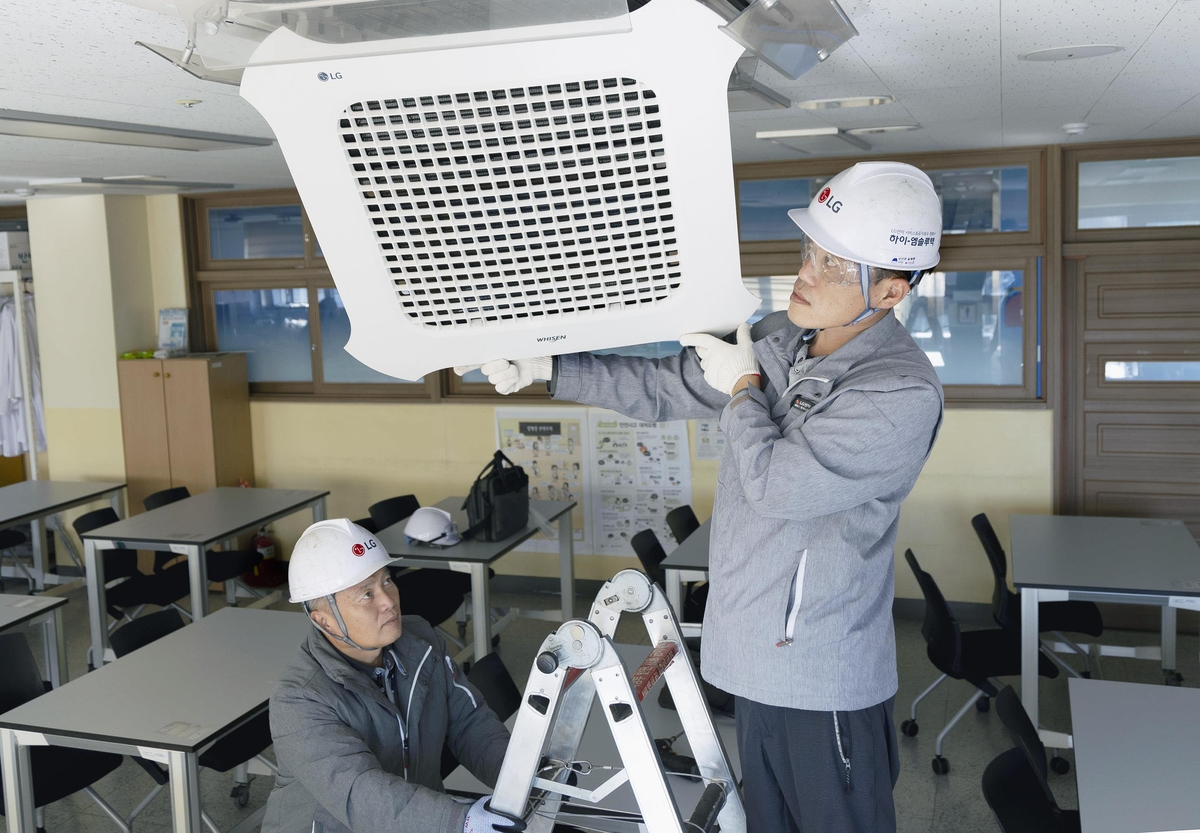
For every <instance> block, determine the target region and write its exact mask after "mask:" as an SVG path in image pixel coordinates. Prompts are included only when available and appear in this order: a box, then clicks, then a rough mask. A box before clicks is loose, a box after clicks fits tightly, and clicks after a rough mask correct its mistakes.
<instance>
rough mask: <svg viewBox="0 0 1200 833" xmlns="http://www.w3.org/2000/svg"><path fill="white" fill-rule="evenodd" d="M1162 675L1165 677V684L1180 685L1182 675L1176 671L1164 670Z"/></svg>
mask: <svg viewBox="0 0 1200 833" xmlns="http://www.w3.org/2000/svg"><path fill="white" fill-rule="evenodd" d="M1163 676H1164V677H1165V678H1166V680H1165V682H1166V684H1167V685H1181V684H1182V683H1183V675H1182V674H1180V673H1179V672H1178V671H1164V672H1163Z"/></svg>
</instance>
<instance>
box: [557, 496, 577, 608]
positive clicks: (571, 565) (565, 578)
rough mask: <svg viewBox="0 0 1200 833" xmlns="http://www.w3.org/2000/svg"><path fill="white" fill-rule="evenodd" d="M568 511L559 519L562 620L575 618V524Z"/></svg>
mask: <svg viewBox="0 0 1200 833" xmlns="http://www.w3.org/2000/svg"><path fill="white" fill-rule="evenodd" d="M571 515H572V512H571V511H568V512H567V514H565V515H563V516H562V517H561V518H559V519H558V571H559V575H560V576H561V577H562V585H561V586H560V587H559V592H560V593H561V594H562V620H563V621H564V622H567V621H569V620H571V619H574V618H575V524H574V523H573V522H572V520H571Z"/></svg>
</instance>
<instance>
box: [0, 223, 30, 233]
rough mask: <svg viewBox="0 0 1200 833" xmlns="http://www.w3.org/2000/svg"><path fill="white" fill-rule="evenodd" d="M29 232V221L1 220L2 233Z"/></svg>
mask: <svg viewBox="0 0 1200 833" xmlns="http://www.w3.org/2000/svg"><path fill="white" fill-rule="evenodd" d="M5 231H29V221H28V220H0V232H5Z"/></svg>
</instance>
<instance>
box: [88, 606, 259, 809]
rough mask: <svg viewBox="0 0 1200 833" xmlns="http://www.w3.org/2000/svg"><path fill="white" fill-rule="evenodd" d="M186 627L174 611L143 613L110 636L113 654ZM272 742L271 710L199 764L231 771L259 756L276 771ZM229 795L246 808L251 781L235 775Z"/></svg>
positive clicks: (233, 734) (219, 743) (227, 738)
mask: <svg viewBox="0 0 1200 833" xmlns="http://www.w3.org/2000/svg"><path fill="white" fill-rule="evenodd" d="M182 627H183V619H182V618H180V616H179V614H178V613H177V612H176V611H174V610H163V611H160V612H158V613H152V614H150V615H148V616H143V617H141V618H139V619H137V620H136V621H133V622H130V623H129V624H128V625H125V626H123V627H121V628H119V629H117V630H116V631H115V632H114V633H113V635H112V636H111V637H110V641H111V643H112V648H113V653H115V654H116V655H117V657H118V658H119V657H123V656H125V655H126V654H129V653H131V652H133V651H136V650H137V649H138V648H141V647H143V646H145V645H149V644H150V643H151V642H153V641H155V640H156V639H160V638H161V637H164V636H166V635H167V634H169V633H174V632H175V631H177V630H179V629H180V628H182ZM270 745H271V719H270V716H269V713H268V712H267V711H264V712H263V713H262V714H260V715H257V716H256V717H253V718H251V719H250V720H248V721H247V722H245V723H243V724H242V725H241V726H238V727H237V728H236V729H234V730H233V731H231V732H229V733H227V734H226V735H224V736H223V737H222V738H221V739H220V740H218V741H217V742H216V743H214V744H213V745H212V746H210V747H209V748H208V749H207V750H205V751H204V752H202V753H201V754H200V757H199V759H198V763H199V764H200V766H202V767H206V768H208V769H211V770H214V771H216V772H228V771H229V770H231V769H234V768H235V767H238V766H240V765H241V764H244V763H246V762H247V761H249V760H250V759H252V758H257V759H258V760H259V761H261V762H262V763H263V764H265V765H266V766H267V767H268V768H270V770H271V771H272V772H276V771H277V768H276V766H275V764H274V762H273V761H271V760H270V759H268V758H267V757H266V756H264V755H263V752H264V751H266V749H267V747H268V746H270ZM146 764H148V765H149V767H152V768H153V769H155V770H157V772H158V773H159V775H157V776H156V775H155V773H154V772H151V773H150V775H151V777H154V779H155V780H156V781H157V780H158V778H159V777H161V778H162V779H163V780H162V782H161V783H164V784H165V783H166V782H167V780H168V774H167V772H166V771H165V770H162V769H160V768H159V767H158V766H157V765H156V764H153V763H151V762H149V761H146ZM229 796H230V798H232V799H234V800H235V801H236V802H237V804H238V806H239V807H245V806H246V804H247V802H249V800H250V784H249V782H248V781H239V780H237V779H236V778H235V781H234V785H233V790H232V792H230V794H229ZM208 826H209V829H210V830H216V829H217V828H216V827H214V826H213V825H212V824H211V820H208Z"/></svg>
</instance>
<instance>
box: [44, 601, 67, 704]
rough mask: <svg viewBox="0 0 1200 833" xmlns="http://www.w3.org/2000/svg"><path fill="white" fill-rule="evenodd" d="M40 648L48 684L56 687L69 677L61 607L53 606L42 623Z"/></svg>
mask: <svg viewBox="0 0 1200 833" xmlns="http://www.w3.org/2000/svg"><path fill="white" fill-rule="evenodd" d="M42 649H43V651H44V652H45V654H46V670H47V672H48V673H49V674H50V685H52V686H54V687H55V688H58V687H59V686H61V685H63V684H64V683H66V681H67V680H69V679H70V677H68V676H67V647H66V639H65V636H64V632H63V623H62V608H61V607H56V608H54V610H52V611H51V612H50V615H49V616H47V617H46V621H45V622H43V623H42Z"/></svg>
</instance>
